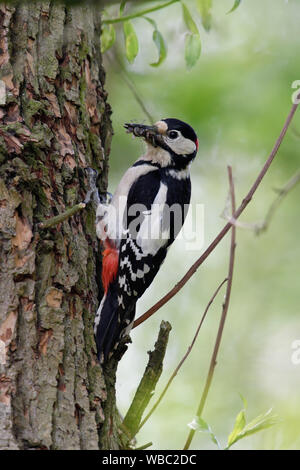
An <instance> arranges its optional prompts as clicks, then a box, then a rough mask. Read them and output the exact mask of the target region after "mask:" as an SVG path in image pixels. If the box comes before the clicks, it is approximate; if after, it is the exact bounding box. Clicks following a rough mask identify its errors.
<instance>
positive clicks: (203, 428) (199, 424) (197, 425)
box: [188, 416, 221, 449]
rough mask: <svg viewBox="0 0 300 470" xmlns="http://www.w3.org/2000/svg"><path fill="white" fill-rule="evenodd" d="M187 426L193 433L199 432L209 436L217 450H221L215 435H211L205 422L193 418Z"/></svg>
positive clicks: (211, 432)
mask: <svg viewBox="0 0 300 470" xmlns="http://www.w3.org/2000/svg"><path fill="white" fill-rule="evenodd" d="M188 426H189V427H190V428H191V429H193V430H194V431H199V432H204V433H207V434H209V435H210V438H211V440H212V442H213V443H214V444H216V445H217V446H218V448H219V449H221V446H220V443H219V441H218V439H217V437H216V435H215V434H214V433H213V431H212V429H211V427H210V426H209V424H207V423H206V421H204V419H202V418H199V417H198V416H195V418H194V419H193V421H192V422H191V423H189V424H188Z"/></svg>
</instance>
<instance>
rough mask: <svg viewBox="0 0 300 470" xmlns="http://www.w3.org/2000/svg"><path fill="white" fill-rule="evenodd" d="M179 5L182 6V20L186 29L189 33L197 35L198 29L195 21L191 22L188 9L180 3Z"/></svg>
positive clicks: (191, 18)
mask: <svg viewBox="0 0 300 470" xmlns="http://www.w3.org/2000/svg"><path fill="white" fill-rule="evenodd" d="M181 5H182V13H183V18H184V21H185V24H186V27H187V28H188V30H189V31H191V33H194V34H199V31H198V27H197V25H196V23H195V21H194V20H193V17H192V15H191V13H190V11H189V9H188V7H187V6H186V5H185V4H184V3H182V4H181Z"/></svg>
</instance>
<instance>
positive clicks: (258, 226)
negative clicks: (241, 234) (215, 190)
mask: <svg viewBox="0 0 300 470" xmlns="http://www.w3.org/2000/svg"><path fill="white" fill-rule="evenodd" d="M299 182H300V171H297V173H295V174H294V175H293V176H292V177H291V178H290V179H289V181H288V182H287V183H286V184H285V185H284V186H283V188H281V189H276V190H275V191H276V192H277V197H276V198H275V199H274V201H273V202H272V204H271V205H270V207H269V209H268V212H267V214H266V216H265V218H264V220H263V221H260V222H242V221H240V220H236V219H233V218H232V216H231V215H229V214H227V208H226V209H225V210H224V212H223V214H222V217H223V218H224V219H226V220H230V221H231V224H232V225H235V226H236V227H238V228H242V229H245V230H250V231H252V232H255V234H256V235H260V234H261V233H262V232H265V231H266V230H267V229H268V228H269V225H270V223H271V220H272V218H273V217H274V214H275V212H276V210H277V209H278V207H279V206H280V204H281V202H282V201H283V199H284V198H285V196H286V195H287V194H288V193H289V192H290V191H291V190H292V189H293V188H294V187H295V186H296V185H297V184H298V183H299Z"/></svg>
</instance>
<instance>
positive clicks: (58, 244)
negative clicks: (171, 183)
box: [0, 2, 122, 449]
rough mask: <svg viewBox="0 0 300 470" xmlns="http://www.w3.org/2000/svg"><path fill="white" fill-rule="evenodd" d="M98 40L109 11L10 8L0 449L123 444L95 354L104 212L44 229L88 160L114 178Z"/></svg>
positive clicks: (72, 200)
mask: <svg viewBox="0 0 300 470" xmlns="http://www.w3.org/2000/svg"><path fill="white" fill-rule="evenodd" d="M99 38H100V12H99V7H98V8H92V7H86V8H85V7H78V8H75V7H65V6H63V5H61V4H58V3H56V2H43V3H35V2H32V3H26V4H23V5H22V4H20V3H17V4H15V5H14V6H13V5H11V4H10V5H6V6H4V5H2V6H0V54H1V55H0V67H1V69H0V70H1V76H0V78H1V80H2V82H0V85H3V82H4V83H5V86H6V102H5V104H3V105H2V106H0V118H1V127H0V263H1V264H0V449H32V448H44V449H98V448H119V447H120V446H121V444H120V440H121V439H122V432H121V431H119V430H118V424H119V423H118V416H117V413H116V412H115V398H114V376H113V375H111V376H110V377H109V380H106V383H105V376H104V374H103V372H102V370H101V368H100V366H99V365H98V363H97V360H96V356H95V343H94V337H93V317H94V314H95V310H96V309H97V306H98V297H99V286H98V285H97V283H96V279H97V275H96V271H97V269H98V266H97V265H98V264H99V263H98V259H99V254H98V248H99V247H98V243H97V240H96V236H95V230H94V208H93V207H92V205H91V204H89V206H88V207H87V209H86V210H84V211H81V212H80V213H78V214H76V215H75V216H74V217H72V218H70V219H68V220H66V221H64V222H62V223H61V224H60V225H59V226H57V227H53V228H50V229H48V230H44V231H43V230H39V229H38V223H39V222H41V221H43V220H45V219H48V218H50V217H53V216H54V215H57V214H59V213H61V212H63V211H64V210H65V209H66V208H68V207H70V206H72V205H74V204H77V203H78V202H80V201H82V200H83V199H84V196H85V193H86V191H87V187H86V186H87V180H86V176H85V172H84V170H83V169H84V168H85V167H89V166H90V167H93V168H95V169H97V170H98V171H99V173H100V175H101V178H100V185H102V189H105V186H106V182H107V169H108V164H107V159H108V153H109V147H110V140H111V135H112V129H111V122H110V119H109V116H110V108H109V105H108V104H107V101H106V97H107V96H106V92H105V90H104V71H103V67H102V58H101V54H100V47H99V46H100V44H99ZM0 91H1V90H0ZM100 289H101V287H100ZM107 390H108V392H107Z"/></svg>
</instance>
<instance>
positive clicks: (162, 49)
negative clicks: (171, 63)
mask: <svg viewBox="0 0 300 470" xmlns="http://www.w3.org/2000/svg"><path fill="white" fill-rule="evenodd" d="M152 39H153V41H154V44H155V45H156V47H157V50H158V60H157V62H153V63H152V64H150V65H151V66H152V67H158V66H159V65H160V64H162V62H163V61H164V60H165V58H166V57H167V47H166V44H165V41H164V38H163V37H162V35H161V33H160V32H159V31H158V29H155V30H154V31H153V36H152Z"/></svg>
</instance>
